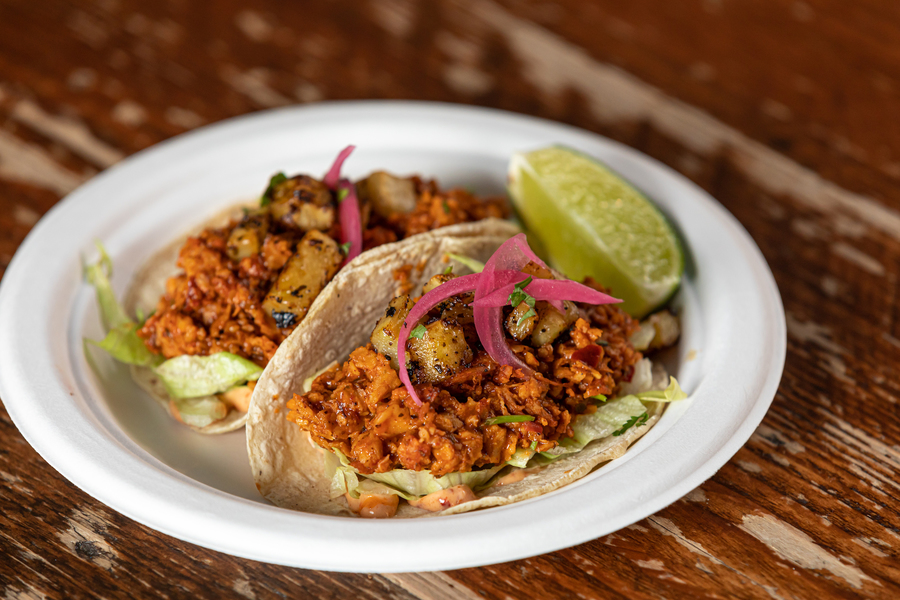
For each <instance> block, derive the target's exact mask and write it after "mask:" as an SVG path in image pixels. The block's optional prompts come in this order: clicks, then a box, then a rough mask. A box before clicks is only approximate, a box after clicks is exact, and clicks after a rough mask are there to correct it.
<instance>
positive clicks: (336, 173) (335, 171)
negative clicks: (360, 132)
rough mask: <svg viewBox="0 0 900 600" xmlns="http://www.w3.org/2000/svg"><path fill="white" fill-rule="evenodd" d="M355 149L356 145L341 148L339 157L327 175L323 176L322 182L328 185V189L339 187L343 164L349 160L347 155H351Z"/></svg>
mask: <svg viewBox="0 0 900 600" xmlns="http://www.w3.org/2000/svg"><path fill="white" fill-rule="evenodd" d="M355 149H356V146H353V145H350V146H347V147H346V148H344V149H343V150H341V151H340V153H339V154H338V155H337V158H336V159H334V164H332V165H331V168H330V169H328V172H327V173H326V174H325V177H323V178H322V183H324V184H325V185H326V186H327V187H328V189H330V190H335V189H337V186H338V183H340V181H341V166H343V164H344V161H345V160H347V157H348V156H350V153H351V152H353V150H355Z"/></svg>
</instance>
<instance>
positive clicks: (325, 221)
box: [271, 175, 335, 231]
mask: <svg viewBox="0 0 900 600" xmlns="http://www.w3.org/2000/svg"><path fill="white" fill-rule="evenodd" d="M271 211H272V216H273V217H274V218H275V219H278V220H279V221H281V222H282V223H284V224H285V225H287V226H289V227H296V228H297V229H300V230H301V231H312V230H314V229H317V230H319V231H327V230H329V229H331V226H332V225H334V219H335V205H334V199H333V197H332V194H331V190H329V189H328V188H327V187H326V186H325V184H324V183H322V182H321V181H319V180H317V179H313V178H312V177H309V176H307V175H297V176H296V177H292V178H290V179H287V180H285V181H283V182H282V183H280V184H278V185H277V186H276V187H275V190H274V192H273V193H272V204H271Z"/></svg>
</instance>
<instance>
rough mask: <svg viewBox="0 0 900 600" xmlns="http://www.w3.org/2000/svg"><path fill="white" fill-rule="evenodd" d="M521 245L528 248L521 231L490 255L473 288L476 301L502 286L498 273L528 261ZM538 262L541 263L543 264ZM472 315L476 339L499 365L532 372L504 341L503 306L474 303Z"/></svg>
mask: <svg viewBox="0 0 900 600" xmlns="http://www.w3.org/2000/svg"><path fill="white" fill-rule="evenodd" d="M523 247H525V248H528V243H527V242H526V241H525V234H524V233H520V234H518V235H515V236H513V237H511V238H509V239H508V240H506V241H505V242H503V244H501V245H500V247H499V248H497V251H496V252H494V254H493V255H491V257H490V258H489V259H488V261H487V262H486V263H485V264H484V269H483V270H482V271H481V278H480V279H479V280H478V285H477V286H476V287H475V300H476V301H477V300H478V299H479V298H482V297H484V296H487V295H488V294H490V293H491V292H493V291H494V290H495V289H497V288H498V287H499V286H500V285H504V283H501V282H500V281H499V279H500V278H501V277H502V275H500V273H502V272H503V271H510V270H511V271H519V270H521V269H522V268H524V267H525V265H527V264H528V262H529V261H530V260H531V258H530V257H529V256H528V254H526V253H525V252H524V251H523V249H522V248H523ZM528 253H530V254H532V255H533V254H534V253H533V252H531V249H530V248H528ZM535 258H537V257H535ZM538 260H540V259H538ZM540 264H542V265H543V263H540ZM507 283H508V282H507ZM472 314H473V316H474V320H475V331H476V332H478V339H479V340H480V341H481V345H482V346H484V349H485V351H486V352H487V353H488V354H489V355H490V356H491V358H493V359H494V360H495V361H497V362H498V363H499V364H501V365H509V366H511V367H514V368H519V369H523V370H524V371H525V372H526V373H531V368H530V367H529V366H528V365H526V364H525V363H524V362H522V360H521V359H520V358H519V357H518V356H516V355H515V353H513V351H512V350H511V349H510V347H509V344H507V343H506V334H505V333H504V332H503V323H502V320H503V310H502V308H501V307H498V306H491V307H486V306H478V305H475V306H473V307H472Z"/></svg>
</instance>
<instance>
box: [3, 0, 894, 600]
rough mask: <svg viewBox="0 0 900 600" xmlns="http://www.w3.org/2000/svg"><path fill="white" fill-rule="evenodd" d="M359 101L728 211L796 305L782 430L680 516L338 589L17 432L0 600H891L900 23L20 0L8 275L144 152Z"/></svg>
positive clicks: (523, 8) (870, 13)
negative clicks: (630, 151) (85, 193)
mask: <svg viewBox="0 0 900 600" xmlns="http://www.w3.org/2000/svg"><path fill="white" fill-rule="evenodd" d="M353 98H408V99H422V100H443V101H449V102H462V103H470V104H478V105H483V106H491V107H498V108H503V109H507V110H512V111H517V112H523V113H528V114H533V115H539V116H542V117H547V118H550V119H555V120H558V121H562V122H565V123H570V124H573V125H577V126H580V127H584V128H586V129H589V130H591V131H596V132H599V133H602V134H604V135H607V136H609V137H612V138H614V139H617V140H620V141H622V142H624V143H626V144H629V145H631V146H634V147H635V148H638V149H639V150H641V151H643V152H645V153H647V154H649V155H651V156H653V157H655V158H657V159H659V160H661V161H663V162H665V163H666V164H668V165H670V166H672V167H674V168H675V169H677V170H679V171H680V172H682V173H683V174H685V175H686V176H687V177H689V178H691V179H692V180H694V181H695V182H697V183H698V184H700V185H701V186H703V187H704V188H705V189H707V190H709V191H710V192H711V193H712V194H713V195H714V196H715V197H716V198H718V199H719V200H720V201H721V202H722V204H724V205H725V206H726V207H727V208H728V209H729V210H730V211H731V212H732V213H733V214H734V215H735V216H736V217H737V218H738V219H739V220H740V221H741V223H743V225H744V226H745V227H746V228H747V229H748V230H749V231H750V233H751V235H752V236H753V238H754V239H755V240H756V242H757V244H758V245H759V246H760V248H761V249H762V252H763V254H764V255H765V257H766V259H767V260H768V262H769V265H770V266H771V268H772V270H773V271H774V273H775V277H776V279H777V281H778V285H779V287H780V290H781V293H782V297H783V299H784V304H785V310H786V312H787V322H788V335H789V337H788V357H787V364H786V366H785V373H784V378H783V381H782V383H781V387H780V389H779V391H778V394H777V396H776V397H775V401H774V403H773V405H772V408H771V410H770V411H769V413H768V415H767V416H766V418H765V420H764V421H763V424H762V425H761V426H760V427H759V429H758V430H757V431H756V433H755V434H754V435H753V437H752V438H751V439H750V441H749V442H748V443H747V444H746V445H745V446H744V448H742V449H741V451H740V452H738V453H737V455H736V456H735V457H734V458H733V459H732V460H731V461H730V462H729V463H728V464H727V465H726V466H725V467H723V468H722V469H721V470H720V471H719V473H718V474H717V475H716V476H715V477H713V478H712V479H711V480H709V481H708V482H706V483H705V484H703V485H702V486H701V487H699V488H697V489H696V490H694V491H693V492H691V493H690V494H689V495H687V496H686V497H685V498H683V499H682V500H680V501H678V502H676V503H675V504H673V505H672V506H670V507H668V508H666V509H665V510H663V511H661V512H660V513H658V514H656V515H654V516H652V517H649V518H647V519H645V520H643V521H641V522H639V523H636V524H634V525H632V526H630V527H628V528H626V529H624V530H622V531H619V532H616V533H614V534H611V535H608V536H606V537H603V538H600V539H597V540H594V541H592V542H589V543H586V544H583V545H581V546H577V547H575V548H570V549H567V550H562V551H559V552H554V553H552V554H548V555H544V556H539V557H536V558H532V559H529V560H522V561H517V562H513V563H506V564H501V565H495V566H490V567H484V568H475V569H465V570H461V571H452V572H446V573H422V574H405V575H353V574H350V575H342V574H330V573H322V572H314V571H304V570H300V569H291V568H284V567H277V566H272V565H266V564H260V563H256V562H252V561H247V560H242V559H237V558H233V557H230V556H226V555H222V554H219V553H216V552H212V551H209V550H206V549H203V548H200V547H197V546H193V545H191V544H187V543H184V542H181V541H179V540H176V539H173V538H170V537H167V536H165V535H163V534H160V533H157V532H155V531H152V530H150V529H148V528H146V527H143V526H141V525H139V524H137V523H135V522H133V521H131V520H129V519H127V518H125V517H123V516H121V515H119V514H117V513H115V512H113V511H112V510H110V509H108V508H107V507H105V506H104V505H102V504H100V503H98V502H96V501H95V500H93V499H92V498H90V497H88V496H87V495H85V494H84V493H82V492H81V491H80V490H78V489H77V488H75V487H74V486H72V485H71V484H70V483H69V482H68V481H66V480H65V479H64V478H63V477H61V476H60V475H59V474H58V473H57V472H56V471H54V470H53V469H52V468H51V467H50V466H49V465H47V464H46V463H45V462H44V461H43V460H42V459H41V458H40V457H39V456H38V455H37V454H36V453H35V452H34V451H33V450H32V449H31V447H30V446H29V445H28V444H27V443H26V442H25V441H24V439H23V438H22V437H21V435H20V434H19V433H18V431H17V430H16V428H15V426H14V425H13V424H12V423H11V421H10V420H9V417H8V416H7V415H6V413H5V411H3V410H0V552H2V557H3V560H2V562H0V588H2V593H3V594H4V597H5V598H43V597H52V598H77V597H92V596H95V595H96V596H103V597H107V598H114V597H131V596H154V595H159V596H165V597H184V596H188V595H191V596H199V597H226V596H233V597H246V598H260V599H261V598H275V597H323V598H346V597H371V598H382V597H384V598H420V599H438V598H440V599H443V598H497V599H503V598H520V597H521V598H564V597H576V596H577V597H580V598H586V599H593V598H629V599H633V598H697V597H709V598H785V599H786V598H854V597H868V598H896V597H900V561H898V557H900V500H898V495H900V476H898V472H900V418H898V406H897V400H898V391H900V369H898V367H900V320H898V314H897V294H898V281H897V276H898V266H900V265H898V257H900V118H898V113H900V111H898V109H900V4H897V3H896V2H891V1H889V0H855V1H854V2H839V1H836V0H804V1H800V0H768V1H751V0H683V1H681V2H668V1H665V0H631V1H630V2H619V1H615V0H598V1H593V2H592V1H589V0H558V1H556V2H550V1H538V0H440V1H432V0H372V1H366V2H363V1H353V0H331V1H325V0H319V1H307V2H287V1H285V2H277V1H274V0H261V1H257V2H252V3H251V2H243V3H241V2H238V1H237V0H215V1H208V2H200V1H196V2H192V1H190V0H159V1H157V2H138V1H135V0H96V1H93V2H92V1H89V0H73V1H64V0H0V272H2V269H3V268H5V266H6V265H7V264H8V263H9V260H10V259H11V257H12V255H13V254H14V252H15V251H16V248H17V246H18V245H19V243H21V241H22V239H23V238H24V236H25V235H26V234H27V233H28V231H29V229H30V228H31V227H32V226H33V225H34V223H35V222H36V221H37V220H38V219H39V218H40V216H41V215H42V214H43V213H44V212H46V211H47V210H48V209H49V208H50V207H51V206H53V204H54V203H55V202H57V201H58V200H59V199H60V198H61V197H63V196H64V195H65V194H66V193H67V192H69V191H71V190H72V189H74V188H75V187H76V186H78V185H79V184H81V183H82V182H84V181H86V180H87V179H89V178H90V177H91V176H93V175H94V174H96V173H97V172H99V171H101V170H102V169H104V168H106V167H109V166H110V165H112V164H114V163H115V162H117V161H119V160H121V159H122V158H124V157H126V156H128V155H129V154H131V153H133V152H136V151H137V150H140V149H142V148H145V147H147V146H150V145H152V144H154V143H156V142H159V141H161V140H164V139H166V138H168V137H170V136H173V135H176V134H178V133H182V132H184V131H186V130H189V129H192V128H195V127H198V126H201V125H203V124H206V123H212V122H215V121H218V120H220V119H223V118H226V117H231V116H234V115H239V114H243V113H247V112H251V111H255V110H260V109H264V108H270V107H276V106H283V105H289V104H296V103H303V102H316V101H320V100H332V99H353ZM739 342H740V341H739V340H736V343H739ZM0 377H2V367H0Z"/></svg>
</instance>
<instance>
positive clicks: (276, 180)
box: [259, 171, 287, 206]
mask: <svg viewBox="0 0 900 600" xmlns="http://www.w3.org/2000/svg"><path fill="white" fill-rule="evenodd" d="M285 181H287V175H285V174H284V173H282V172H281V171H279V172H277V173H275V174H274V175H272V177H271V178H269V187H267V188H266V191H265V192H263V195H262V198H260V201H259V205H260V206H267V205H269V204H271V203H272V196H273V195H274V194H275V188H276V187H278V186H279V185H281V184H282V183H284V182H285Z"/></svg>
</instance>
